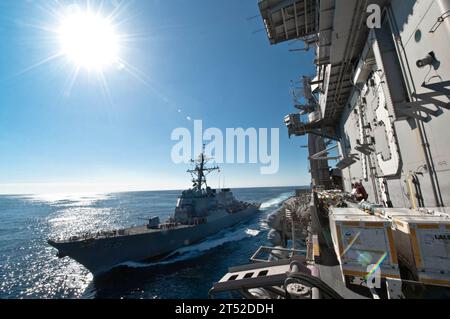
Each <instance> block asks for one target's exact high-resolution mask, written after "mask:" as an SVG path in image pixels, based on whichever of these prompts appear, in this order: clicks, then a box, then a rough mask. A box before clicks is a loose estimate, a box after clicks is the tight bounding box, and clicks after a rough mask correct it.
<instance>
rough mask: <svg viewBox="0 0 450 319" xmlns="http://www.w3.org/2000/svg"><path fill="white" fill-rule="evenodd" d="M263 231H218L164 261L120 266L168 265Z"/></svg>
mask: <svg viewBox="0 0 450 319" xmlns="http://www.w3.org/2000/svg"><path fill="white" fill-rule="evenodd" d="M260 232H261V231H259V230H256V229H250V228H247V227H240V228H238V229H235V230H231V231H222V232H220V233H218V234H217V235H215V236H213V237H211V238H209V239H207V240H205V241H203V242H201V243H199V244H195V245H192V246H188V247H183V248H180V249H178V250H176V251H174V252H173V253H172V254H170V255H169V256H168V257H166V258H165V259H164V260H162V261H158V262H150V263H145V262H144V263H140V262H125V263H122V264H120V265H119V266H127V267H131V268H147V267H151V266H156V265H167V264H173V263H176V262H180V261H183V260H188V259H191V258H194V257H197V256H200V255H201V254H203V253H204V252H206V251H208V250H211V249H213V248H216V247H219V246H222V245H224V244H226V243H229V242H235V241H241V240H243V239H245V238H251V237H256V236H258V235H259V234H260Z"/></svg>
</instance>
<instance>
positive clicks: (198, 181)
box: [187, 145, 219, 191]
mask: <svg viewBox="0 0 450 319" xmlns="http://www.w3.org/2000/svg"><path fill="white" fill-rule="evenodd" d="M208 161H209V159H207V158H206V155H205V145H203V151H202V154H200V156H199V157H198V159H197V160H191V162H192V164H194V169H190V170H188V171H187V172H188V173H190V174H191V175H192V183H193V189H195V190H197V191H201V190H202V187H203V185H205V188H206V187H208V184H207V183H206V176H207V175H209V174H210V173H212V172H214V171H218V170H219V167H218V166H214V167H211V168H208V167H206V165H207V164H208Z"/></svg>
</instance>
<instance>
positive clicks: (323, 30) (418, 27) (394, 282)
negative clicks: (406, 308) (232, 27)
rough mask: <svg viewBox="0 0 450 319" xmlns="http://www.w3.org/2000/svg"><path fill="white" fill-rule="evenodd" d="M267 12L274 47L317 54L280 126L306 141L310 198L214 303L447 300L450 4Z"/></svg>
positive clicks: (369, 2)
mask: <svg viewBox="0 0 450 319" xmlns="http://www.w3.org/2000/svg"><path fill="white" fill-rule="evenodd" d="M258 6H259V10H260V15H261V18H262V21H263V24H264V26H265V31H266V32H267V36H268V39H269V42H270V44H271V45H277V44H279V43H286V42H289V43H290V44H291V45H292V46H291V49H290V51H291V52H290V53H286V54H299V52H304V51H309V52H310V53H313V54H311V59H314V69H315V70H316V72H315V74H314V75H312V76H311V75H310V74H307V75H301V74H299V76H300V81H296V82H295V83H301V86H296V87H294V88H293V96H294V106H295V108H297V109H298V111H299V112H297V113H293V114H289V115H287V116H286V117H285V119H284V122H285V124H286V126H287V128H288V133H289V136H296V137H300V136H301V137H303V136H307V138H308V146H307V147H308V148H309V154H308V160H309V162H310V173H311V185H312V189H313V191H312V192H310V193H308V192H306V193H305V192H301V191H299V192H298V194H297V196H296V198H295V199H293V200H291V201H289V202H287V203H285V205H284V207H283V208H282V209H280V210H279V211H278V212H276V213H275V214H274V215H273V216H272V217H271V218H269V226H270V227H271V228H272V230H271V231H270V233H269V238H268V239H269V241H270V243H271V245H272V246H270V247H261V248H260V249H258V251H257V252H256V253H255V254H254V256H252V257H251V258H250V260H251V261H252V263H251V264H249V265H244V266H239V267H233V268H230V269H229V273H228V274H226V275H225V276H224V277H223V278H222V279H220V280H219V281H218V282H217V283H216V284H214V286H213V288H212V289H211V291H210V294H211V296H217V295H221V294H223V293H231V294H233V296H238V297H239V298H242V297H244V298H249V299H258V298H263V299H266V298H277V299H278V298H286V299H322V298H350V299H356V298H372V299H383V298H386V299H417V298H450V250H449V247H450V246H449V238H450V214H449V213H450V208H449V207H450V166H449V165H450V148H449V147H448V141H449V137H450V135H449V131H448V127H449V125H450V112H449V109H450V103H449V102H450V55H449V54H448V48H449V43H450V1H449V0H427V1H416V0H259V1H258ZM295 45H298V47H295ZM313 55H314V56H313ZM271 76H273V75H271ZM286 80H292V79H286ZM362 188H364V189H365V191H364V193H363V194H364V195H363V196H362V197H364V199H365V201H363V202H361V201H358V200H356V199H357V197H356V198H355V192H356V194H357V192H358V189H362ZM302 241H303V242H302Z"/></svg>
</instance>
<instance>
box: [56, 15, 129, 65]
mask: <svg viewBox="0 0 450 319" xmlns="http://www.w3.org/2000/svg"><path fill="white" fill-rule="evenodd" d="M57 34H58V40H59V44H60V46H61V53H62V54H64V55H65V57H66V58H67V59H68V60H69V61H70V62H72V63H74V64H75V66H76V67H77V68H86V69H88V70H97V71H101V70H103V69H104V68H106V67H110V66H111V65H113V64H118V63H120V62H119V60H120V58H119V36H118V34H117V32H116V30H115V26H114V24H113V22H112V21H111V20H109V19H108V18H105V17H103V16H101V15H100V14H99V13H94V12H92V11H90V10H81V9H76V10H72V12H69V13H68V14H66V15H63V16H62V18H61V21H60V25H59V26H58V28H57Z"/></svg>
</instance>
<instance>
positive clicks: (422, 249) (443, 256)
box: [392, 216, 450, 286]
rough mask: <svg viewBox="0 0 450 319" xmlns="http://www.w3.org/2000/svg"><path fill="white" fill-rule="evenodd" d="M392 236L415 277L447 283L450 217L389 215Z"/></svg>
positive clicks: (448, 284) (436, 282)
mask: <svg viewBox="0 0 450 319" xmlns="http://www.w3.org/2000/svg"><path fill="white" fill-rule="evenodd" d="M392 224H393V227H394V239H395V244H396V249H397V252H398V254H399V255H401V256H402V257H403V258H405V259H406V260H407V262H408V264H409V265H411V266H412V270H413V271H415V272H416V275H417V277H418V278H419V281H421V282H423V283H425V284H432V285H440V286H450V219H449V218H447V217H437V216H397V217H394V218H393V222H392Z"/></svg>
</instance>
